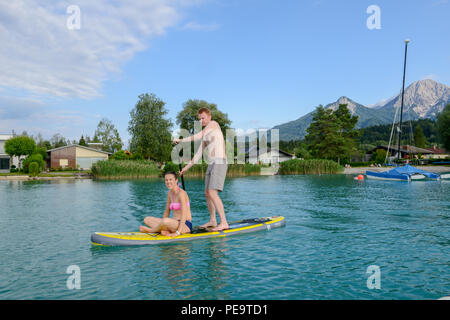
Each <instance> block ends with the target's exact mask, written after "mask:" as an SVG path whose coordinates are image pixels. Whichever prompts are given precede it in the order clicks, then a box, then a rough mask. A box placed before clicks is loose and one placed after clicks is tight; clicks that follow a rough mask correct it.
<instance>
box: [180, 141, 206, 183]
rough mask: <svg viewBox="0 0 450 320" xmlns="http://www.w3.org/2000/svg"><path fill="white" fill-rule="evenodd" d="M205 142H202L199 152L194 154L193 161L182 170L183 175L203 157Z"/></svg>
mask: <svg viewBox="0 0 450 320" xmlns="http://www.w3.org/2000/svg"><path fill="white" fill-rule="evenodd" d="M204 144H205V143H204V142H202V143H201V144H200V147H199V148H198V150H197V152H196V153H195V154H194V157H193V158H192V160H191V161H189V163H188V164H187V165H186V166H185V167H184V168H183V170H181V172H180V175H183V173H185V172H186V171H188V170H189V169H190V168H191V167H192V166H193V165H194V164H195V163H197V161H198V160H199V159H200V158H201V157H202V154H203V148H204Z"/></svg>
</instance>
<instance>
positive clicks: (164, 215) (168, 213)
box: [163, 191, 170, 218]
mask: <svg viewBox="0 0 450 320" xmlns="http://www.w3.org/2000/svg"><path fill="white" fill-rule="evenodd" d="M169 193H170V191H169V192H167V201H166V209H164V213H163V218H168V217H169V216H170V195H169Z"/></svg>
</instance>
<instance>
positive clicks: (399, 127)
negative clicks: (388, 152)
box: [397, 39, 410, 165]
mask: <svg viewBox="0 0 450 320" xmlns="http://www.w3.org/2000/svg"><path fill="white" fill-rule="evenodd" d="M409 41H410V40H409V39H406V40H405V62H404V65H403V88H402V102H401V107H400V124H399V126H398V150H397V152H398V153H397V155H398V165H400V155H401V152H400V147H401V141H402V120H403V119H402V118H403V98H404V95H405V74H406V54H407V52H408V43H409Z"/></svg>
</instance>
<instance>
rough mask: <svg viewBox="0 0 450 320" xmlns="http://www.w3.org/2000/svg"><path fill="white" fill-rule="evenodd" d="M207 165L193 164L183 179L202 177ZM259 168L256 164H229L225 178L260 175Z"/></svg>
mask: <svg viewBox="0 0 450 320" xmlns="http://www.w3.org/2000/svg"><path fill="white" fill-rule="evenodd" d="M207 168H208V164H206V163H202V164H195V165H193V166H192V167H191V168H190V169H189V170H188V171H187V172H186V173H185V174H184V176H185V177H204V176H205V174H206V170H207ZM260 174H261V166H260V165H257V164H249V163H246V164H229V165H228V169H227V177H241V176H251V175H260Z"/></svg>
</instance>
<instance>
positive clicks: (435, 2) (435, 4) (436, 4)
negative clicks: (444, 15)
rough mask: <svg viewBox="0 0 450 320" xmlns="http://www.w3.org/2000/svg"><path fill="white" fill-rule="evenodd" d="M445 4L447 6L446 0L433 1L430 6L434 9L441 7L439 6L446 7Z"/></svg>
mask: <svg viewBox="0 0 450 320" xmlns="http://www.w3.org/2000/svg"><path fill="white" fill-rule="evenodd" d="M446 4H448V0H436V1H434V2H433V3H432V5H433V6H434V7H436V6H441V5H446Z"/></svg>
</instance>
